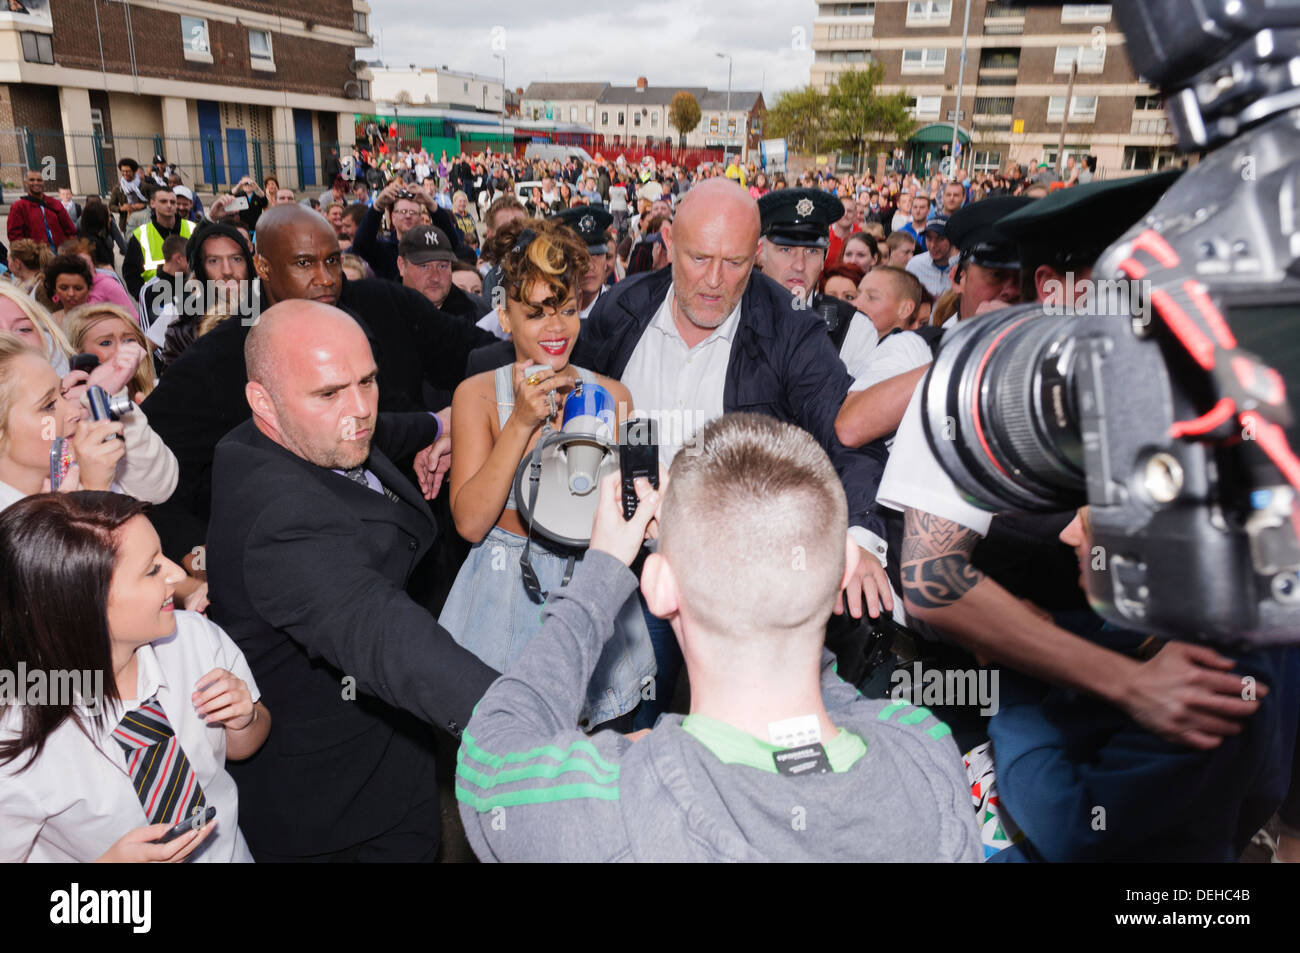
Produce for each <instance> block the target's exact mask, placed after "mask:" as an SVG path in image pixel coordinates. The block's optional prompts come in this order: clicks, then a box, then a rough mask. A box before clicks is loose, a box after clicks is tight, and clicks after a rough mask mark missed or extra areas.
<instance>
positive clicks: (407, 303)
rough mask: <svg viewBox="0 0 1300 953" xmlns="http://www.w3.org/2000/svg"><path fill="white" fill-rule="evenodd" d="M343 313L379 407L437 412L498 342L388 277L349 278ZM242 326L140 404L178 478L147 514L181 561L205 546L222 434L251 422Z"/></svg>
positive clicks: (212, 339)
mask: <svg viewBox="0 0 1300 953" xmlns="http://www.w3.org/2000/svg"><path fill="white" fill-rule="evenodd" d="M339 307H340V308H342V309H343V310H345V311H347V312H348V313H349V314H351V315H352V316H353V317H354V318H356V319H357V323H359V324H360V325H361V327H362V329H363V330H364V331H365V332H366V337H368V338H369V339H370V346H371V349H372V351H373V352H374V355H375V364H376V366H378V368H379V409H380V410H381V411H387V412H389V413H393V412H399V411H406V412H414V411H420V412H423V411H425V410H440V409H441V408H442V407H444V406H446V404H445V402H444V403H441V404H437V406H432V404H434V403H436V401H435V400H432V399H430V400H426V386H427V388H428V390H429V394H430V395H431V396H436V395H437V393H438V392H441V393H443V394H449V393H451V392H452V391H454V390H455V389H456V385H457V384H459V383H460V382H461V380H463V379H464V370H465V363H466V360H467V358H468V355H469V353H470V351H472V350H473V349H474V348H476V347H479V346H480V345H483V344H490V343H492V341H494V340H496V339H495V338H494V337H493V336H492V335H491V334H489V333H488V332H487V331H484V330H482V329H480V328H476V327H474V326H473V325H467V324H466V323H465V322H464V321H461V320H459V319H457V318H453V317H450V316H448V315H445V314H443V313H442V312H441V311H439V310H438V309H437V308H435V307H434V306H433V304H432V303H431V302H430V301H429V300H428V299H427V298H425V297H424V296H423V295H421V294H419V293H418V292H415V291H412V290H411V289H410V288H404V287H402V286H401V285H395V284H393V283H392V282H390V281H378V280H368V281H347V280H346V279H345V280H344V282H343V293H342V295H341V296H340V298H339ZM247 336H248V328H247V327H246V326H244V324H243V323H242V322H241V321H237V320H231V321H224V322H222V323H221V324H219V325H217V327H216V328H214V329H213V330H212V331H211V332H209V333H208V334H206V335H204V336H203V337H201V338H199V339H198V340H197V341H195V342H194V343H193V344H192V345H190V346H189V347H188V348H186V349H185V351H184V353H182V354H181V356H180V357H179V358H178V359H177V360H176V362H175V363H174V364H171V365H169V366H168V367H167V369H166V371H164V372H163V374H162V376H161V378H159V381H158V386H157V387H156V388H155V389H154V391H153V393H151V394H150V395H149V396H148V397H147V398H146V399H145V402H144V404H143V407H144V411H145V413H146V414H147V415H148V416H149V425H150V426H151V427H153V429H154V431H155V432H156V433H157V434H158V435H159V436H160V437H162V439H163V442H164V443H166V444H167V446H168V447H169V448H170V449H171V451H172V453H174V454H176V460H177V463H178V464H179V466H180V475H179V478H178V480H177V484H176V491H175V492H174V493H173V494H172V496H171V499H169V500H168V501H167V502H166V503H164V504H161V505H160V506H157V507H154V509H153V510H152V512H151V516H152V518H153V521H154V525H155V526H156V527H157V529H158V533H159V535H160V536H161V537H162V541H163V551H164V552H165V553H166V554H167V555H168V556H169V557H170V558H172V559H181V558H182V557H184V556H185V555H186V554H187V553H189V552H190V551H191V550H192V549H193V547H195V546H197V545H199V544H200V543H202V542H203V537H204V535H205V533H206V532H207V524H208V513H209V501H210V499H211V495H212V454H213V450H214V449H215V447H216V445H217V441H219V440H220V439H221V438H222V437H224V436H225V435H226V434H227V433H229V432H230V431H231V430H232V429H233V428H234V427H236V426H237V425H238V424H240V423H242V422H243V421H245V420H248V419H249V415H250V411H249V409H248V401H247V400H246V399H245V398H244V384H245V383H246V382H247V379H248V378H247V376H246V375H245V373H244V338H246V337H247Z"/></svg>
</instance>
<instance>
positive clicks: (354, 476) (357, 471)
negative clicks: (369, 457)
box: [343, 466, 400, 503]
mask: <svg viewBox="0 0 1300 953" xmlns="http://www.w3.org/2000/svg"><path fill="white" fill-rule="evenodd" d="M343 475H344V476H345V477H347V478H348V479H349V480H351V481H352V482H353V483H360V484H361V485H362V486H364V487H366V488H367V489H373V487H371V486H370V481H369V480H367V479H366V468H365V467H363V466H362V467H353V468H352V469H351V470H344V471H343ZM375 479H376V481H378V483H379V487H380V489H382V490H383V491H384V496H386V497H388V498H389V499H390V500H392V501H393V502H394V503H397V502H398V501H399V500H400V497H398V495H397V494H396V493H394V492H393V491H392V490H390V489H389V488H388V487H386V486H384V482H383V481H382V480H380V479H379V478H378V477H375Z"/></svg>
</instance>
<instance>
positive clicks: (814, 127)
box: [767, 86, 826, 154]
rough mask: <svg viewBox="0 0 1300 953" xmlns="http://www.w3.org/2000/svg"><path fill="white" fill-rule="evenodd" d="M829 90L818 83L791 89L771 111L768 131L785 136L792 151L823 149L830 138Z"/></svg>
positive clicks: (768, 113) (775, 103)
mask: <svg viewBox="0 0 1300 953" xmlns="http://www.w3.org/2000/svg"><path fill="white" fill-rule="evenodd" d="M825 120H826V94H825V93H823V92H821V90H819V89H818V88H817V87H816V86H805V87H803V88H802V89H788V90H786V91H785V92H783V93H781V94H779V95H778V96H777V97H776V100H775V101H774V102H773V103H772V106H771V108H769V109H768V111H767V134H768V135H769V136H771V137H772V138H773V139H784V140H785V141H786V146H787V148H788V149H789V150H790V151H791V152H800V153H804V154H808V153H815V152H817V151H819V150H820V149H821V148H822V146H823V145H824V144H825V141H826V130H825Z"/></svg>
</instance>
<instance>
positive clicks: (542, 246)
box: [493, 219, 591, 308]
mask: <svg viewBox="0 0 1300 953" xmlns="http://www.w3.org/2000/svg"><path fill="white" fill-rule="evenodd" d="M529 235H531V236H532V237H531V239H530V238H529ZM498 239H499V240H501V241H502V242H503V243H505V248H506V251H505V252H504V254H503V255H502V257H501V271H502V275H501V286H502V287H503V288H505V289H506V295H507V297H509V298H513V299H514V300H515V301H520V302H528V301H530V298H531V295H532V290H533V288H534V287H535V286H536V285H537V284H538V282H540V283H542V284H543V285H545V286H546V287H547V288H549V289H550V290H551V294H550V295H549V296H547V298H546V299H545V300H543V301H542V302H540V303H541V304H542V305H544V306H546V307H556V308H558V307H559V306H560V305H561V304H563V303H564V302H565V301H568V300H569V299H570V298H571V297H573V296H574V295H576V294H577V293H578V284H579V283H580V282H581V281H582V276H583V273H584V272H586V270H587V266H588V264H589V263H590V258H591V256H590V255H588V253H587V246H586V245H585V244H583V242H582V240H581V239H580V238H578V236H577V234H576V233H575V232H574V231H573V230H572V229H571V228H569V227H568V226H565V225H561V224H560V223H559V222H555V221H548V220H545V219H542V220H538V219H525V220H522V221H514V222H510V223H509V224H507V225H506V226H505V227H504V228H503V229H501V231H500V232H498V233H497V234H496V235H494V236H493V242H494V243H495V242H496V241H497V240H498Z"/></svg>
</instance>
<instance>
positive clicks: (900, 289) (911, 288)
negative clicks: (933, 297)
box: [871, 265, 925, 314]
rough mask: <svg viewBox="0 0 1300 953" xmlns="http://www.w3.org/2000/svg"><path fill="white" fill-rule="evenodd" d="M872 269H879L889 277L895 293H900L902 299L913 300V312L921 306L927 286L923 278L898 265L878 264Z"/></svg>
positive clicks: (899, 296) (899, 297) (899, 298)
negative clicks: (922, 282)
mask: <svg viewBox="0 0 1300 953" xmlns="http://www.w3.org/2000/svg"><path fill="white" fill-rule="evenodd" d="M871 270H872V271H878V272H880V273H881V274H882V275H885V276H886V277H888V278H889V280H890V282H891V283H892V284H893V287H894V294H896V295H898V300H900V301H911V302H912V313H913V314H915V313H916V309H917V308H919V307H920V306H921V298H922V297H923V296H924V294H925V286H924V285H922V284H921V279H920V278H918V277H916V275H914V274H912V273H911V272H910V271H907V270H906V269H904V268H899V267H898V266H897V265H877V266H876V267H875V268H872V269H871Z"/></svg>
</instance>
